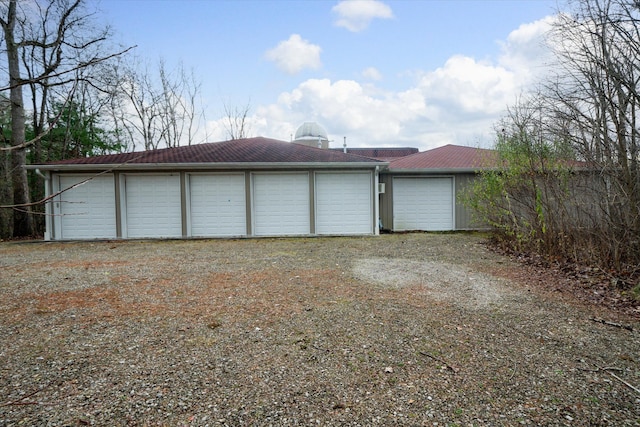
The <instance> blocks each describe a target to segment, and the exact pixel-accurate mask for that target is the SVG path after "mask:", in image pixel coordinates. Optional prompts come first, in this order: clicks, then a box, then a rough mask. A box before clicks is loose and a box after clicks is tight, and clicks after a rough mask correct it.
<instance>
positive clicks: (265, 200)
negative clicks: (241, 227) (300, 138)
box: [252, 172, 310, 236]
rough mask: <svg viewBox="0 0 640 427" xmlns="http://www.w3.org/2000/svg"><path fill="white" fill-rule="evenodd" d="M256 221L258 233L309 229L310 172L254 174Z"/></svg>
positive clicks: (305, 230) (295, 232) (302, 233)
mask: <svg viewBox="0 0 640 427" xmlns="http://www.w3.org/2000/svg"><path fill="white" fill-rule="evenodd" d="M252 180H253V224H254V234H255V235H257V236H279V235H280V236H281V235H304V234H309V232H310V219H309V174H308V173H306V172H305V173H283V174H278V173H274V174H254V175H253V178H252Z"/></svg>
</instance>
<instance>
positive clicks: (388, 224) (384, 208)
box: [379, 173, 393, 231]
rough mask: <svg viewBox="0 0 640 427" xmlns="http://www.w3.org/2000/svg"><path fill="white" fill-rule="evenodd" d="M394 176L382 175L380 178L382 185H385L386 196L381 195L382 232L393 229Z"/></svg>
mask: <svg viewBox="0 0 640 427" xmlns="http://www.w3.org/2000/svg"><path fill="white" fill-rule="evenodd" d="M392 181H393V179H392V175H391V174H388V173H381V174H380V177H379V182H380V184H384V186H385V189H384V194H380V221H381V222H382V230H384V231H389V230H392V229H393V206H392V205H393V188H392V186H391V182H392Z"/></svg>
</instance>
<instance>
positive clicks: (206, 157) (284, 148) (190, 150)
mask: <svg viewBox="0 0 640 427" xmlns="http://www.w3.org/2000/svg"><path fill="white" fill-rule="evenodd" d="M367 162H371V163H376V162H377V160H375V159H371V158H368V157H363V156H359V155H356V154H349V153H347V154H345V153H343V152H342V151H334V150H326V149H320V148H315V147H308V146H305V145H301V144H295V143H290V142H285V141H279V140H276V139H270V138H263V137H257V138H246V139H236V140H231V141H224V142H213V143H206V144H198V145H190V146H184V147H175V148H161V149H157V150H149V151H142V152H133V153H121V154H108V155H104V156H92V157H81V158H77V159H68V160H61V161H57V162H51V163H48V164H49V165H101V164H104V165H114V164H129V165H130V164H149V163H161V164H181V163H367Z"/></svg>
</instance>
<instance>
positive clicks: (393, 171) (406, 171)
mask: <svg viewBox="0 0 640 427" xmlns="http://www.w3.org/2000/svg"><path fill="white" fill-rule="evenodd" d="M487 170H491V168H423V169H393V168H389V169H388V170H386V171H385V173H390V174H396V173H397V174H424V175H428V174H443V173H480V172H482V171H487Z"/></svg>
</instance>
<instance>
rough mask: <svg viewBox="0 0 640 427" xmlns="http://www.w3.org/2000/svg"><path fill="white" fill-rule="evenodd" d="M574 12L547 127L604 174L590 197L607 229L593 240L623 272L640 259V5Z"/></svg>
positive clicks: (586, 5) (596, 5)
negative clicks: (552, 126) (550, 125)
mask: <svg viewBox="0 0 640 427" xmlns="http://www.w3.org/2000/svg"><path fill="white" fill-rule="evenodd" d="M572 4H573V6H574V10H573V13H570V14H562V15H560V19H559V21H558V23H557V24H556V27H555V28H554V33H553V35H554V36H555V37H553V38H552V41H553V44H552V45H553V46H555V47H556V53H557V55H558V58H559V59H560V65H561V67H562V68H561V73H559V74H558V76H557V79H556V80H555V81H554V82H553V84H549V85H548V87H547V88H548V93H549V99H548V101H549V103H548V111H549V116H550V117H554V118H555V120H552V121H550V123H555V124H557V125H559V126H557V128H556V129H555V133H556V134H557V135H558V137H560V138H565V139H567V140H569V141H570V142H571V143H572V145H573V147H574V148H575V149H576V150H577V152H578V153H579V155H580V157H581V158H582V159H583V160H585V161H587V162H589V164H590V165H592V167H594V168H595V169H597V170H598V172H599V176H600V177H601V182H602V184H601V185H600V184H599V185H598V186H594V188H592V191H598V192H599V193H600V197H599V200H600V206H599V210H600V215H599V216H598V218H599V220H600V221H601V225H602V227H599V229H598V230H597V231H596V232H595V233H594V234H595V235H594V239H598V240H599V241H600V243H599V245H604V246H605V247H607V248H609V249H608V253H607V254H606V258H607V259H609V260H610V261H611V263H612V265H613V266H614V267H616V268H621V267H622V266H623V264H628V263H629V262H635V263H636V264H637V261H638V260H639V259H640V240H639V239H638V236H639V235H640V121H639V120H640V95H639V92H638V86H639V83H640V5H639V3H638V2H637V1H636V0H577V1H575V2H573V3H572ZM602 221H604V223H602Z"/></svg>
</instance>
